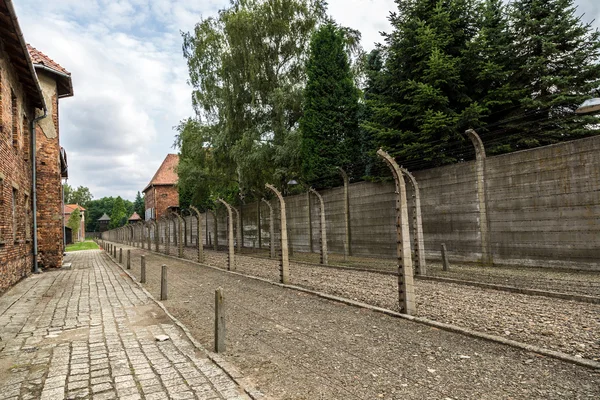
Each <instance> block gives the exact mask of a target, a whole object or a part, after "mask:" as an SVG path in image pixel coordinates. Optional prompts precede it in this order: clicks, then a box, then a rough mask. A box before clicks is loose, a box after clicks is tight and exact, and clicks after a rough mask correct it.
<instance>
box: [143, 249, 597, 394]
mask: <svg viewBox="0 0 600 400" xmlns="http://www.w3.org/2000/svg"><path fill="white" fill-rule="evenodd" d="M132 253H133V258H132V272H133V274H134V275H135V276H139V273H140V268H139V261H140V258H139V256H140V254H143V253H142V251H141V250H133V252H132ZM221 256H222V255H221V254H218V253H213V254H209V262H210V258H213V257H214V258H220V257H221ZM239 261H240V263H239V270H241V271H243V272H249V271H246V270H245V269H249V268H251V267H250V266H244V265H245V264H246V262H247V263H248V264H249V265H250V264H252V265H254V264H257V265H256V266H255V267H256V268H257V269H263V270H264V271H267V273H265V274H264V275H271V276H273V274H274V273H276V271H277V270H276V268H274V266H273V265H270V263H269V262H265V263H263V262H257V261H256V260H255V259H252V258H248V260H246V257H240V258H239ZM245 261H246V262H245ZM146 262H147V268H148V280H147V284H146V285H145V287H146V288H147V289H148V290H149V291H150V292H151V293H152V294H153V295H155V296H157V297H158V295H159V282H160V276H159V274H160V272H159V271H160V265H161V264H163V263H164V264H167V265H168V267H169V272H168V276H169V300H167V301H165V302H164V303H165V305H166V306H167V308H168V309H169V310H170V311H171V312H172V313H174V315H175V316H176V317H177V318H179V319H180V320H181V321H182V322H183V323H184V324H186V325H187V326H188V327H189V328H190V329H191V330H192V333H193V334H194V336H195V337H196V338H197V339H199V340H200V341H201V342H202V343H203V344H204V345H205V346H207V347H209V348H210V347H212V340H213V336H212V335H213V318H214V309H213V302H214V290H215V289H216V288H217V287H222V288H223V289H224V291H225V307H226V324H227V341H226V342H227V352H226V358H227V359H228V360H229V361H231V362H233V363H234V364H236V365H237V366H238V367H239V368H240V369H241V370H242V373H243V374H244V375H245V376H247V377H249V378H251V379H252V380H253V381H254V382H255V383H256V385H257V386H258V387H259V388H260V389H261V390H262V391H263V392H265V393H266V394H268V395H269V396H271V397H273V398H277V399H354V398H359V399H372V398H383V399H423V398H433V399H459V398H460V399H507V398H515V399H516V398H519V399H521V398H527V399H534V398H539V399H563V398H581V399H586V398H598V397H599V396H600V374H598V372H594V371H592V370H590V369H586V368H583V367H578V366H575V365H572V364H568V363H564V362H560V361H557V360H554V359H549V358H545V357H540V356H538V355H535V354H530V353H527V352H524V351H520V350H516V349H513V348H511V347H508V346H503V345H498V344H494V343H490V342H486V341H482V340H476V339H472V338H469V337H466V336H463V335H459V334H454V333H449V332H445V331H441V330H438V329H435V328H430V327H427V326H423V325H420V324H416V323H412V322H409V321H404V320H399V319H396V318H393V317H388V316H384V315H382V314H379V313H374V312H371V311H366V310H360V309H356V308H353V307H349V306H345V305H341V304H337V303H334V302H330V301H326V300H323V299H319V298H316V297H314V296H311V295H307V294H304V293H300V292H296V291H292V290H287V289H282V288H279V287H276V286H273V285H269V284H267V283H264V282H259V281H255V280H251V279H248V278H244V277H240V276H235V275H231V274H227V273H225V272H224V271H216V270H212V269H208V268H204V267H199V266H196V265H193V264H189V263H187V262H185V261H178V260H174V259H171V258H166V257H162V256H159V255H156V254H148V253H146ZM219 263H220V262H219ZM299 268H300V267H299V266H298V265H296V264H294V265H293V268H292V276H293V277H294V279H295V283H296V284H297V283H299V282H301V278H300V277H299V274H300V273H299V271H300V270H299ZM317 269H318V268H317ZM318 270H319V271H325V270H324V269H318ZM327 271H330V270H327ZM308 272H310V271H308ZM317 272H318V271H317ZM333 272H337V271H335V270H334V271H333ZM352 274H354V272H352ZM257 275H258V274H257ZM361 276H362V275H361ZM330 278H331V277H330ZM381 278H382V276H381V275H378V279H381ZM315 279H318V280H319V279H326V277H323V276H320V277H316V278H315ZM342 279H346V281H344V282H345V283H346V285H345V286H348V280H352V279H356V278H353V276H352V275H349V276H346V277H343V278H342V277H340V276H335V277H334V280H337V281H342ZM363 279H367V280H366V281H364V282H363V286H364V287H365V288H369V290H373V292H376V293H377V294H378V297H380V298H383V297H386V296H387V294H386V292H385V291H384V292H383V293H382V292H378V290H381V289H380V288H370V287H369V286H370V285H372V284H373V283H372V282H371V281H369V280H368V279H369V278H368V277H363ZM357 284H358V283H357ZM305 286H308V285H307V284H305ZM332 286H335V285H332ZM441 289H442V288H441V287H440V290H441ZM419 290H422V288H419ZM457 290H458V291H459V292H460V291H462V290H466V289H465V288H463V287H460V288H458V289H457ZM469 290H470V288H469ZM478 290H479V291H481V289H478ZM392 291H393V289H392ZM444 293H446V292H444ZM338 294H343V293H338ZM479 295H480V296H481V293H480V294H479ZM502 296H506V293H503V294H502ZM348 297H351V298H352V297H353V296H348ZM354 297H356V296H354ZM530 297H531V296H530ZM359 300H361V299H360V298H359ZM448 304H450V305H451V304H452V303H448ZM447 306H448V305H443V306H442V305H438V308H441V309H443V308H446V307H447ZM419 307H420V308H426V307H425V306H424V305H423V304H421V303H420V304H419ZM597 315H598V314H596V316H597Z"/></svg>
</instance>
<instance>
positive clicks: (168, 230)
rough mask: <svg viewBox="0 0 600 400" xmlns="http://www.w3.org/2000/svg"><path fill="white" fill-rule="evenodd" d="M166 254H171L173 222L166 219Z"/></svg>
mask: <svg viewBox="0 0 600 400" xmlns="http://www.w3.org/2000/svg"><path fill="white" fill-rule="evenodd" d="M165 254H166V255H170V254H171V221H169V218H167V217H165Z"/></svg>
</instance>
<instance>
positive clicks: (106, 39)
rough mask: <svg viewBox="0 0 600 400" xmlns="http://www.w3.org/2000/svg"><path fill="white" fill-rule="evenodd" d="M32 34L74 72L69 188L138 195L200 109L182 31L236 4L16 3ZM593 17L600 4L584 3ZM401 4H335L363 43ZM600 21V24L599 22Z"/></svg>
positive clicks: (65, 129) (347, 0)
mask: <svg viewBox="0 0 600 400" xmlns="http://www.w3.org/2000/svg"><path fill="white" fill-rule="evenodd" d="M13 3H14V4H15V8H16V10H17V15H18V17H19V20H20V23H21V28H22V30H23V33H24V35H25V39H26V40H27V41H28V42H29V43H31V44H32V45H33V46H34V47H37V48H38V49H39V50H41V51H42V52H44V53H46V54H47V55H48V56H50V57H51V58H53V59H54V60H55V61H57V62H58V63H59V64H61V65H62V66H63V67H65V68H66V69H67V70H69V71H70V72H71V73H72V76H73V86H74V91H75V96H74V97H72V98H66V99H62V100H61V104H60V124H61V126H60V129H61V133H60V134H61V142H62V145H63V146H64V147H65V148H66V150H67V154H68V157H69V184H70V185H71V186H79V185H83V186H87V187H89V188H90V190H91V191H92V194H93V195H94V197H95V198H100V197H103V196H117V195H119V196H122V197H124V198H128V199H131V200H133V198H134V197H135V194H136V192H137V191H141V190H142V189H143V188H144V187H145V186H146V184H147V183H148V182H149V181H150V179H151V178H152V175H153V174H154V172H155V171H156V169H157V168H158V166H159V165H160V163H161V162H162V160H163V159H164V158H165V156H166V155H167V154H168V153H173V152H176V150H175V149H173V148H172V144H173V141H174V131H173V126H175V125H176V124H177V123H178V122H179V121H180V120H181V119H183V118H186V117H188V116H190V115H192V108H191V102H190V94H191V89H190V87H189V86H188V85H187V84H186V80H187V67H186V65H185V61H184V59H183V56H182V53H181V35H180V33H179V32H180V31H190V30H192V29H193V27H194V24H195V23H196V22H197V21H198V20H199V19H200V16H205V17H207V16H211V15H215V14H216V12H217V10H218V9H220V8H223V7H225V6H227V4H228V3H229V1H228V0H53V1H48V0H13ZM576 3H577V4H578V5H579V11H580V13H585V17H584V20H586V21H590V20H592V19H598V20H600V1H598V0H576ZM394 9H395V4H394V1H393V0H329V13H330V14H331V15H332V16H333V17H334V18H335V19H336V20H337V21H338V22H339V23H341V24H342V25H345V26H349V27H352V28H355V29H358V30H360V31H361V32H362V35H363V47H365V49H367V50H368V49H371V48H372V47H373V43H374V42H377V41H380V35H379V32H380V31H389V23H388V21H387V15H388V14H389V11H391V10H394ZM595 25H596V26H599V25H600V24H598V23H595Z"/></svg>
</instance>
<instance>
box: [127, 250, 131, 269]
mask: <svg viewBox="0 0 600 400" xmlns="http://www.w3.org/2000/svg"><path fill="white" fill-rule="evenodd" d="M127 269H131V249H127Z"/></svg>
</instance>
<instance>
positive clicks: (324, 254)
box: [309, 188, 327, 265]
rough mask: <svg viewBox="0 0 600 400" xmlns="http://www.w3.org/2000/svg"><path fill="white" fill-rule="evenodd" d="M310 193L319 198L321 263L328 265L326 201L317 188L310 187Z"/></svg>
mask: <svg viewBox="0 0 600 400" xmlns="http://www.w3.org/2000/svg"><path fill="white" fill-rule="evenodd" d="M309 193H312V194H314V195H315V196H316V197H317V199H318V200H319V214H320V219H319V227H320V228H321V238H320V244H321V246H320V247H321V249H320V251H321V264H323V265H327V222H326V220H325V202H324V201H323V197H322V196H321V195H320V194H319V192H317V191H316V190H315V189H313V188H310V189H309Z"/></svg>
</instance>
